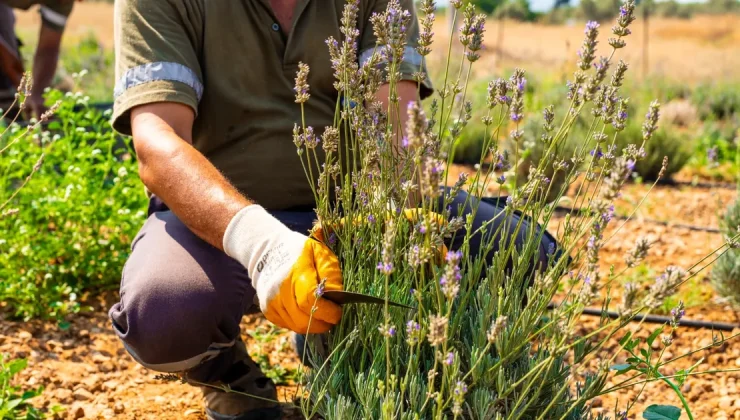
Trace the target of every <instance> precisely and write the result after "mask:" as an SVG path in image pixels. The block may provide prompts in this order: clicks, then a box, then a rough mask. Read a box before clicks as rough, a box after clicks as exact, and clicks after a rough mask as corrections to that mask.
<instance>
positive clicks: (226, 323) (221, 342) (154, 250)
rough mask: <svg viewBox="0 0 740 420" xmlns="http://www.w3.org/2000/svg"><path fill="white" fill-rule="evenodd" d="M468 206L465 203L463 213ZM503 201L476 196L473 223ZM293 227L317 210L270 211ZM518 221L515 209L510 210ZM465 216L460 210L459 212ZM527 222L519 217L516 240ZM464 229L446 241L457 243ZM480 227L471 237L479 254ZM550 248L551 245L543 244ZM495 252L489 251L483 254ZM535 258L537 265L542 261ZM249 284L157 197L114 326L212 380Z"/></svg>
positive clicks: (135, 344) (156, 361)
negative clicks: (519, 223) (478, 202)
mask: <svg viewBox="0 0 740 420" xmlns="http://www.w3.org/2000/svg"><path fill="white" fill-rule="evenodd" d="M466 197H467V195H466V194H465V193H460V195H459V196H458V197H457V198H456V201H455V203H453V204H452V206H451V207H452V209H453V210H452V213H453V214H452V215H453V216H456V215H457V214H456V213H457V209H458V207H461V204H462V203H464V201H465V198H466ZM470 211H471V207H470V205H468V207H467V208H463V209H461V213H462V214H461V215H462V216H464V215H465V214H467V213H469V212H470ZM503 211H504V210H503V202H502V205H498V204H497V203H496V202H495V201H486V202H481V203H480V206H479V207H478V211H477V213H476V216H475V220H474V224H473V226H474V228H477V227H478V226H480V225H481V224H482V223H484V222H486V221H489V220H492V219H494V217H496V216H497V215H498V217H497V218H496V221H495V222H494V223H493V224H492V226H491V227H490V228H489V230H488V231H489V232H493V231H495V230H496V227H497V226H499V225H500V224H501V223H504V222H505V221H506V219H505V217H504V214H503V213H502V212H503ZM273 215H274V216H275V217H277V218H278V219H279V220H281V221H282V222H283V223H285V224H286V225H287V226H288V227H289V228H291V229H292V230H294V231H297V232H302V233H307V232H308V231H309V229H310V228H311V226H312V224H313V221H314V220H315V218H316V216H315V214H314V213H313V212H312V211H305V212H274V213H273ZM511 217H513V218H514V219H515V220H509V223H512V224H511V226H516V223H517V222H518V221H519V220H518V219H519V216H517V215H514V216H511ZM463 218H464V217H463ZM529 228H530V223H529V222H528V221H526V220H525V221H524V222H523V227H522V229H521V230H520V234H519V235H518V238H516V240H517V242H518V243H521V241H523V240H524V235H525V232H526V231H527V230H528V229H529ZM463 236H464V235H462V234H460V233H458V234H457V235H456V236H455V240H454V241H453V242H452V243H450V244H448V247H449V248H451V249H458V248H459V247H460V246H461V245H462V240H463ZM543 238H544V239H543V241H542V243H541V244H540V252H539V256H538V258H539V261H533V264H532V266H533V267H534V266H536V265H537V263H538V264H547V260H548V256H549V255H552V252H553V249H554V247H555V246H556V244H555V241H554V239H553V238H552V237H551V236H549V235H543ZM481 239H482V238H481V235H480V234H479V235H476V236H474V237H473V238H472V240H471V252H473V253H475V254H477V252H478V249H479V247H480V242H481ZM548 250H549V252H548ZM492 256H493V252H491V255H490V256H489V258H491V257H492ZM540 266H541V265H540ZM254 296H255V291H254V289H253V288H252V285H251V282H250V280H249V277H248V275H247V271H246V269H245V268H244V267H243V266H242V265H241V264H240V263H239V262H237V261H236V260H234V259H232V258H230V257H229V256H227V255H226V254H224V253H223V252H222V251H220V250H219V249H217V248H215V247H213V246H211V245H209V244H208V243H206V242H205V241H203V240H202V239H200V238H198V237H197V236H196V235H195V234H193V233H192V232H191V231H190V230H189V229H188V228H187V227H186V226H185V225H184V224H183V223H182V222H181V221H180V220H179V219H178V218H177V216H175V215H174V214H173V213H172V212H171V211H169V210H168V209H167V207H166V206H165V205H164V204H163V203H162V202H161V201H160V200H158V199H157V198H156V197H154V198H152V200H151V201H150V206H149V218H148V220H147V221H146V223H145V224H144V227H143V228H142V229H141V231H140V232H139V233H138V235H137V236H136V238H135V239H134V241H133V244H132V253H131V256H130V257H129V259H128V261H127V262H126V265H125V267H124V269H123V276H122V279H121V299H120V302H118V303H116V304H115V305H114V306H113V307H112V308H111V309H110V313H109V315H110V318H111V320H112V322H113V327H114V329H115V331H116V334H118V336H119V337H120V338H121V340H122V341H123V343H124V345H125V347H126V349H127V350H128V352H129V353H130V354H131V355H132V356H133V358H134V359H136V360H137V361H138V362H139V363H141V364H142V365H144V366H145V367H147V368H150V369H152V370H155V371H160V372H184V371H187V373H188V376H189V377H190V378H192V379H195V380H198V381H201V382H217V381H219V380H220V379H221V378H222V377H223V376H224V375H225V374H226V373H227V372H228V370H229V368H230V366H231V365H232V363H233V361H234V352H233V349H234V343H235V340H237V338H238V337H239V331H240V330H239V323H240V321H241V319H242V316H243V315H244V314H246V313H250V312H258V311H259V308H256V307H255V306H254Z"/></svg>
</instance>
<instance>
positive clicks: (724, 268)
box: [712, 198, 740, 309]
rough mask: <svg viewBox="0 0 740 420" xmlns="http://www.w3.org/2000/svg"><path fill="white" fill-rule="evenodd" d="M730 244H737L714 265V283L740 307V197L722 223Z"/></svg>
mask: <svg viewBox="0 0 740 420" xmlns="http://www.w3.org/2000/svg"><path fill="white" fill-rule="evenodd" d="M720 227H721V229H722V232H723V234H724V235H725V237H726V238H727V241H728V242H729V243H730V244H733V243H734V244H735V247H734V248H732V247H731V248H730V249H728V250H727V251H725V253H724V254H722V255H721V256H720V257H719V258H718V259H717V261H715V263H714V265H713V266H712V284H713V285H714V288H715V290H717V293H718V294H719V295H720V296H722V297H723V298H725V299H727V300H728V302H730V303H731V304H732V305H733V306H734V307H735V308H738V309H740V247H738V246H737V245H738V243H740V238H738V236H739V235H740V198H738V199H736V200H735V201H733V202H732V203H731V204H730V206H729V207H728V208H727V211H726V212H725V215H724V217H723V219H722V221H721V223H720Z"/></svg>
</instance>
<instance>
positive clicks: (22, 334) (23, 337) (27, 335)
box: [18, 330, 33, 340]
mask: <svg viewBox="0 0 740 420" xmlns="http://www.w3.org/2000/svg"><path fill="white" fill-rule="evenodd" d="M32 337H33V335H32V334H31V333H30V332H28V331H25V330H20V331H18V338H20V339H21V340H29V339H31V338H32Z"/></svg>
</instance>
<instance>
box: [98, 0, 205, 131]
mask: <svg viewBox="0 0 740 420" xmlns="http://www.w3.org/2000/svg"><path fill="white" fill-rule="evenodd" d="M201 1H202V0H184V1H183V0H181V1H176V0H157V1H151V0H116V4H115V13H114V35H115V37H114V42H115V49H116V83H115V88H114V92H113V96H114V98H115V102H114V105H113V117H112V124H113V128H114V129H116V131H118V132H120V133H123V134H131V121H130V119H131V117H130V112H131V109H132V108H134V107H136V106H139V105H145V104H150V103H155V102H177V103H182V104H185V105H188V106H189V107H191V108H192V109H193V111H194V112H195V113H197V112H198V104H199V102H200V99H201V97H202V95H203V75H202V71H201V67H200V63H199V60H198V57H199V50H200V48H201V39H202V28H203V19H202V18H203V15H202V13H203V8H202V3H201Z"/></svg>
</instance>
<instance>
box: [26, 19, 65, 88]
mask: <svg viewBox="0 0 740 420" xmlns="http://www.w3.org/2000/svg"><path fill="white" fill-rule="evenodd" d="M61 42H62V33H61V32H59V31H56V30H54V29H51V28H49V27H47V26H45V25H41V32H40V33H39V43H38V46H37V47H36V53H35V55H34V57H33V87H32V91H31V94H32V95H34V96H36V97H39V98H40V97H41V96H42V95H43V93H44V89H46V88H47V87H49V86H51V82H52V81H53V80H54V74H56V71H57V62H58V61H59V49H60V46H61Z"/></svg>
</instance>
